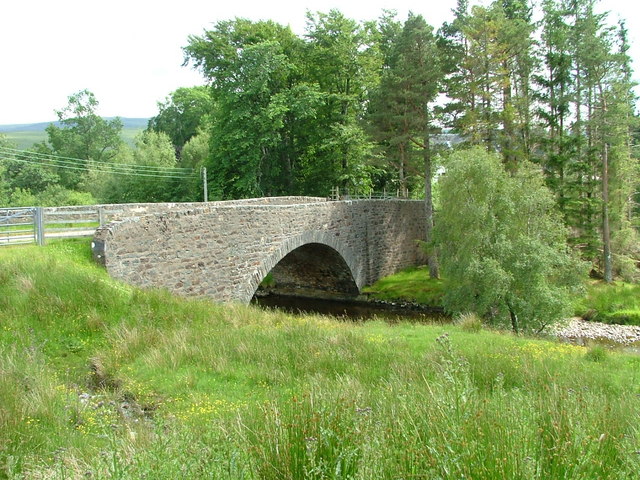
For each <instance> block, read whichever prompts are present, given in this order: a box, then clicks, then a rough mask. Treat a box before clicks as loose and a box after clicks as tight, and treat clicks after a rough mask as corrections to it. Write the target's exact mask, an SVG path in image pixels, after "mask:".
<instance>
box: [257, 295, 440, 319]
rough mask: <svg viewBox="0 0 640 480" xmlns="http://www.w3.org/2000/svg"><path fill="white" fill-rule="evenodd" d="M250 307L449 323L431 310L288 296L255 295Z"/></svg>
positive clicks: (290, 311) (370, 302) (436, 310)
mask: <svg viewBox="0 0 640 480" xmlns="http://www.w3.org/2000/svg"><path fill="white" fill-rule="evenodd" d="M251 303H252V304H254V305H258V306H260V307H263V308H271V309H278V310H283V311H286V312H289V313H318V314H322V315H330V316H333V317H337V318H344V319H350V320H370V319H374V318H377V319H383V320H387V321H390V322H397V321H399V320H411V321H416V322H426V323H434V322H438V323H442V322H450V319H449V317H447V316H446V315H444V314H443V313H442V312H441V311H439V310H438V309H434V308H429V307H424V306H419V305H414V304H401V303H388V302H372V301H366V300H338V299H321V298H309V297H295V296H289V295H276V294H268V295H256V296H255V297H253V299H252V300H251Z"/></svg>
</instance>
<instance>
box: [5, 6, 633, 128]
mask: <svg viewBox="0 0 640 480" xmlns="http://www.w3.org/2000/svg"><path fill="white" fill-rule="evenodd" d="M486 1H488V0H485V2H486ZM477 3H482V1H475V2H474V1H473V0H472V1H471V4H477ZM455 4H456V0H439V1H434V0H421V1H416V0H393V1H392V0H359V1H344V0H343V1H341V2H338V1H336V0H298V1H295V0H293V1H292V0H287V1H278V0H261V1H255V0H241V1H236V2H234V1H233V0H227V1H221V0H179V1H178V0H174V1H167V0H109V1H106V0H55V1H54V0H19V1H8V0H4V1H3V2H2V3H1V4H0V125H7V124H20V123H36V122H49V121H53V120H55V119H56V114H55V111H56V110H60V109H62V108H63V107H64V106H65V105H66V104H67V98H68V97H69V95H71V94H73V93H76V92H78V91H80V90H84V89H88V90H90V91H91V92H93V93H94V94H95V96H96V98H97V100H98V101H99V102H100V105H99V108H98V114H99V115H102V116H105V117H111V116H120V117H142V118H147V117H151V116H154V115H155V114H157V112H158V107H157V103H158V102H160V101H163V100H164V99H165V98H166V97H167V95H169V93H171V92H172V91H174V90H176V89H177V88H179V87H190V86H194V85H203V84H204V83H205V80H204V78H203V77H202V76H201V74H200V73H199V72H197V71H196V70H194V69H193V68H192V67H189V66H183V60H184V56H183V51H182V47H184V46H186V45H187V44H188V38H189V35H200V34H202V33H203V31H204V30H205V29H208V28H211V27H212V26H213V25H214V24H215V23H216V22H217V21H220V20H227V19H232V18H235V17H243V18H249V19H252V20H267V19H271V20H274V21H276V22H278V23H281V24H284V25H290V26H291V28H292V30H293V31H294V32H295V33H297V34H300V35H302V34H303V33H304V28H305V23H306V19H305V13H306V12H307V11H311V12H318V11H320V12H328V11H329V10H330V9H332V8H337V9H339V10H340V11H341V12H342V13H344V14H345V15H346V16H347V17H349V18H352V19H354V20H362V21H364V20H374V19H377V18H378V17H379V16H380V14H381V13H382V10H383V9H385V8H386V9H394V10H396V11H397V12H398V18H399V19H400V20H402V21H404V20H405V19H406V17H407V13H408V12H409V11H412V12H414V13H416V14H422V15H423V16H424V17H425V19H426V20H427V22H429V23H430V24H431V25H433V26H434V27H435V28H436V29H437V28H438V27H439V26H440V25H441V24H442V22H444V21H451V20H452V19H453V15H452V13H451V10H452V8H454V7H455ZM599 8H600V9H601V10H602V11H604V10H605V9H606V10H608V11H610V12H611V14H610V19H611V20H612V21H613V22H617V19H618V18H619V17H620V18H624V19H625V20H626V21H627V27H628V29H629V33H630V41H631V44H632V49H631V56H632V58H633V61H634V68H635V69H636V70H637V73H636V75H635V78H636V80H637V81H638V80H640V15H638V14H639V13H640V2H636V1H635V0H606V1H604V2H602V5H601V6H600V7H599Z"/></svg>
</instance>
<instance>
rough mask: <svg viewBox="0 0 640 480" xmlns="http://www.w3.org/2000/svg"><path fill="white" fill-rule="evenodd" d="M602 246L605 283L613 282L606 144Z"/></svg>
mask: <svg viewBox="0 0 640 480" xmlns="http://www.w3.org/2000/svg"><path fill="white" fill-rule="evenodd" d="M602 244H603V246H604V281H605V282H607V283H611V282H612V281H613V261H612V259H611V229H610V225H609V144H608V143H607V142H605V144H604V152H603V155H602Z"/></svg>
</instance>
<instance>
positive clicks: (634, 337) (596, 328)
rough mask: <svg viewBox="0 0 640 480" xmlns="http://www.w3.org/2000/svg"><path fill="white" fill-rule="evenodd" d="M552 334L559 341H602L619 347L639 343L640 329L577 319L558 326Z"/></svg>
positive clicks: (582, 342) (581, 342)
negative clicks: (616, 344)
mask: <svg viewBox="0 0 640 480" xmlns="http://www.w3.org/2000/svg"><path fill="white" fill-rule="evenodd" d="M552 333H553V335H555V336H556V337H558V338H559V339H560V340H564V341H568V342H571V343H578V344H584V343H587V342H588V341H589V340H601V341H602V340H604V341H610V342H613V343H618V344H620V345H632V344H638V343H640V327H637V326H633V325H609V324H607V323H599V322H587V321H585V320H583V319H581V318H579V317H574V318H571V319H569V320H567V322H565V323H560V324H558V325H557V326H556V327H555V328H554V329H553V330H552Z"/></svg>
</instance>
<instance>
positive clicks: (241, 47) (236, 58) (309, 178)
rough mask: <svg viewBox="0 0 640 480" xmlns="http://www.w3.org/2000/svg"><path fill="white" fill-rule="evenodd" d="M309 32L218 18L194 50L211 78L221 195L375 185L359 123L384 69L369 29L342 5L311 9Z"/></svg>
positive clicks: (215, 179) (214, 165) (213, 164)
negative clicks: (375, 60)
mask: <svg viewBox="0 0 640 480" xmlns="http://www.w3.org/2000/svg"><path fill="white" fill-rule="evenodd" d="M307 39H308V40H307V41H306V42H305V41H303V40H302V39H301V38H298V37H296V36H295V35H294V34H293V33H292V32H291V30H290V29H289V28H287V27H283V26H281V25H278V24H276V23H274V22H250V21H248V20H244V19H236V20H233V21H223V22H218V23H217V24H216V25H215V26H214V28H213V29H212V30H210V31H207V32H205V34H204V35H203V36H199V37H196V36H192V37H191V38H190V43H189V45H188V46H187V47H186V48H185V52H186V55H187V58H188V59H189V60H190V61H191V62H193V63H194V64H195V65H196V66H197V67H199V68H201V69H202V70H203V73H204V74H205V76H206V77H207V78H208V79H209V80H210V81H211V84H212V95H213V99H214V102H215V108H214V110H213V112H212V116H211V127H210V132H209V133H210V135H211V149H210V155H209V158H208V161H207V164H206V166H207V168H208V170H209V172H210V178H211V179H212V180H211V181H210V185H209V187H210V188H209V191H210V192H211V195H212V197H217V198H239V197H248V196H261V195H282V194H295V193H303V194H312V195H313V194H315V195H328V194H329V193H330V191H331V187H333V186H336V185H340V186H343V187H350V188H351V189H352V190H353V189H355V190H356V191H358V192H363V191H369V190H370V188H371V181H370V179H371V170H370V169H368V168H367V166H366V164H365V160H366V159H367V157H368V156H370V154H371V150H372V143H371V141H370V140H369V139H368V137H367V135H366V134H365V132H364V129H363V127H362V126H361V124H360V118H361V116H362V113H363V108H364V102H365V100H366V93H367V89H366V86H367V82H371V81H372V78H373V77H372V75H374V74H375V69H372V68H370V67H369V63H370V59H371V57H372V53H371V52H370V50H371V49H370V48H369V47H370V45H369V43H368V42H369V37H368V36H367V32H366V29H365V28H363V27H362V26H361V25H358V24H357V23H356V22H354V21H352V20H349V19H347V18H345V17H344V16H343V15H342V14H340V13H339V12H337V11H331V12H330V13H329V14H317V15H310V16H309V22H308V32H307Z"/></svg>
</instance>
